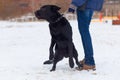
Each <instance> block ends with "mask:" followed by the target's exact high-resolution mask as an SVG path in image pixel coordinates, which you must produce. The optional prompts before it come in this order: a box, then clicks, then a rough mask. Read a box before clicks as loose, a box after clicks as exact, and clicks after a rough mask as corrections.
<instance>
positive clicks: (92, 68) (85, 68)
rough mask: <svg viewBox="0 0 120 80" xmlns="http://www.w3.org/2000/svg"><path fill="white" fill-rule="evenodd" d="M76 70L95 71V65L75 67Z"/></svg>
mask: <svg viewBox="0 0 120 80" xmlns="http://www.w3.org/2000/svg"><path fill="white" fill-rule="evenodd" d="M76 69H77V70H79V71H81V70H93V71H94V70H96V68H95V65H86V64H83V67H80V68H78V67H76Z"/></svg>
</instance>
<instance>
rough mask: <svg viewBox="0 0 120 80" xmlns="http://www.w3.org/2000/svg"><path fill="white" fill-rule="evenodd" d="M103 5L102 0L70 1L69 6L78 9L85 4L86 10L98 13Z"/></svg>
mask: <svg viewBox="0 0 120 80" xmlns="http://www.w3.org/2000/svg"><path fill="white" fill-rule="evenodd" d="M86 2H87V3H86ZM103 3H104V0H72V3H71V4H73V5H75V6H76V7H80V6H82V5H83V4H85V8H86V9H92V10H95V11H100V10H101V9H102V6H103Z"/></svg>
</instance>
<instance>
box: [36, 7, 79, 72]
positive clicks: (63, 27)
mask: <svg viewBox="0 0 120 80" xmlns="http://www.w3.org/2000/svg"><path fill="white" fill-rule="evenodd" d="M59 10H60V7H58V6H55V5H44V6H42V7H41V8H40V9H39V10H37V11H36V12H35V16H36V17H37V18H38V19H45V20H47V21H48V22H49V29H50V34H51V45H50V48H49V50H50V54H49V60H47V61H45V62H44V64H52V63H53V67H52V69H51V70H50V71H55V69H56V64H57V62H58V61H60V60H62V59H63V57H65V58H69V66H70V67H71V68H73V67H74V61H73V58H74V59H75V60H76V64H77V65H78V67H80V66H81V65H80V64H79V62H78V53H77V51H76V49H75V46H74V44H73V40H72V28H71V26H70V24H69V22H68V21H67V20H66V18H64V17H63V15H61V14H60V13H59V12H58V11H59ZM54 47H55V48H54Z"/></svg>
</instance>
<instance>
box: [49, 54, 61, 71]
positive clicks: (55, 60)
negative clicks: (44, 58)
mask: <svg viewBox="0 0 120 80" xmlns="http://www.w3.org/2000/svg"><path fill="white" fill-rule="evenodd" d="M62 59H63V56H62V55H59V54H55V57H54V61H53V67H52V69H51V70H50V71H55V69H56V64H57V63H58V62H59V61H60V60H62Z"/></svg>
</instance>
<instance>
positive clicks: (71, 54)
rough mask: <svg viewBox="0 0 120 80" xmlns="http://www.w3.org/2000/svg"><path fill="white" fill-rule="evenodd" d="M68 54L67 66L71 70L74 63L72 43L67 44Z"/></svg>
mask: <svg viewBox="0 0 120 80" xmlns="http://www.w3.org/2000/svg"><path fill="white" fill-rule="evenodd" d="M68 54H69V65H70V67H71V68H73V67H74V61H73V43H72V42H68Z"/></svg>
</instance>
